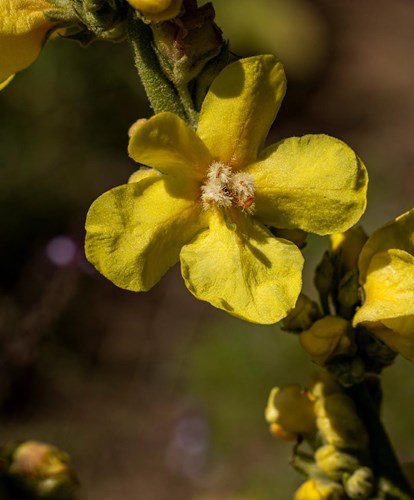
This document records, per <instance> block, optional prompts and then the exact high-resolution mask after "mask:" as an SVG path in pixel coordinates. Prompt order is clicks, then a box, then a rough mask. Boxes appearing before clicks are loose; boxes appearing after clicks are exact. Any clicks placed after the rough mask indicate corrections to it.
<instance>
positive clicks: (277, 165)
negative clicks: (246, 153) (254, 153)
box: [247, 135, 368, 235]
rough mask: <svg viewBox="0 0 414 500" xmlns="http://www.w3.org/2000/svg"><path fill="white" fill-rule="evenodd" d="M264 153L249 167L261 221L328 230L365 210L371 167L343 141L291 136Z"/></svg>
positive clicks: (349, 222) (335, 229) (353, 219)
mask: <svg viewBox="0 0 414 500" xmlns="http://www.w3.org/2000/svg"><path fill="white" fill-rule="evenodd" d="M261 158H262V159H259V161H258V162H256V163H255V164H252V165H251V166H250V167H249V168H248V169H247V172H248V173H249V174H250V175H251V176H252V177H253V180H254V183H255V185H256V195H255V203H256V213H255V215H256V216H257V217H258V218H259V219H260V220H261V221H262V222H263V223H265V224H267V225H270V226H274V227H279V228H300V229H303V230H304V231H309V232H312V233H316V234H322V235H324V234H329V233H335V232H341V231H345V230H346V229H348V228H349V227H350V226H352V225H353V224H355V223H356V222H357V221H358V219H359V218H360V217H361V215H362V214H363V212H364V210H365V206H366V191H367V184H368V177H367V172H366V169H365V167H364V165H363V163H362V162H361V160H360V159H359V158H358V157H357V156H356V155H355V153H354V152H353V151H352V149H351V148H349V147H348V146H347V145H346V144H345V143H343V142H342V141H340V140H338V139H334V138H333V137H329V136H327V135H306V136H304V137H292V138H290V139H285V140H283V141H281V142H279V143H277V144H274V145H273V146H271V147H269V148H267V149H266V150H264V151H263V153H262V155H261Z"/></svg>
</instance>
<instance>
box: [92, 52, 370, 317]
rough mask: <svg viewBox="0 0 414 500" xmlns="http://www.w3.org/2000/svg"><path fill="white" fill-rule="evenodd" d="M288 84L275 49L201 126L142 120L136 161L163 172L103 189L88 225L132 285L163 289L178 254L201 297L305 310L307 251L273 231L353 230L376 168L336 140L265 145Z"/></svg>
mask: <svg viewBox="0 0 414 500" xmlns="http://www.w3.org/2000/svg"><path fill="white" fill-rule="evenodd" d="M285 87H286V81H285V74H284V71H283V67H282V65H281V63H280V62H279V61H278V60H277V59H276V58H275V57H274V56H271V55H266V56H255V57H251V58H248V59H242V60H240V61H237V62H235V63H233V64H231V65H229V66H227V67H226V68H225V69H224V70H223V71H222V72H221V73H220V74H219V76H218V77H217V78H216V79H215V80H214V82H213V84H212V86H211V87H210V89H209V91H208V93H207V96H206V98H205V100H204V102H203V105H202V109H201V112H200V119H199V124H198V128H197V132H194V131H193V130H192V129H191V128H190V127H189V126H188V125H187V124H186V123H185V122H184V121H182V120H181V119H180V118H178V117H177V116H176V115H174V114H172V113H159V114H157V115H155V116H153V117H152V118H150V119H149V120H147V121H146V122H144V123H142V125H139V126H137V127H136V129H135V131H134V132H133V135H132V137H131V139H130V142H129V154H130V156H131V157H132V158H133V159H134V160H135V161H137V162H138V163H140V164H142V165H146V166H148V167H152V168H153V169H154V170H153V171H152V174H151V173H150V174H149V173H148V171H147V172H146V174H145V176H144V178H142V179H140V177H139V176H137V177H135V176H134V180H136V182H132V183H129V184H126V185H123V186H119V187H117V188H115V189H112V190H110V191H108V192H107V193H104V194H103V195H102V196H100V197H99V198H98V199H97V200H96V201H95V202H94V203H93V204H92V206H91V208H90V210H89V213H88V217H87V221H86V230H87V235H86V255H87V258H88V259H89V261H90V262H92V264H94V265H95V267H96V268H97V269H98V270H99V271H100V272H101V273H102V274H103V275H104V276H106V277H107V278H109V279H110V280H111V281H113V282H114V283H115V284H116V285H118V286H119V287H121V288H125V289H128V290H134V291H145V290H149V289H150V288H152V287H153V286H154V285H155V284H156V283H157V282H158V281H159V279H160V278H161V277H162V276H163V275H164V274H165V273H166V271H167V270H168V269H169V268H170V267H172V266H173V265H174V264H175V263H176V262H177V261H179V260H180V261H181V272H182V276H183V278H184V280H185V283H186V285H187V288H188V289H189V290H190V292H191V293H192V294H193V295H194V296H195V297H197V298H198V299H200V300H205V301H207V302H209V303H210V304H212V305H213V306H215V307H218V308H220V309H224V310H225V311H227V312H229V313H230V314H232V315H234V316H237V317H239V318H242V319H245V320H247V321H251V322H256V323H263V324H268V323H275V322H277V321H279V320H280V319H282V318H283V317H285V316H286V314H287V313H288V312H289V311H290V310H291V309H292V308H293V307H294V305H295V303H296V300H297V298H298V295H299V292H300V289H301V271H302V265H303V257H302V254H301V252H300V250H299V249H298V247H297V246H296V245H295V244H293V243H292V242H291V241H288V240H285V239H282V238H277V237H275V236H273V235H272V233H271V232H270V230H269V229H268V227H267V226H272V227H277V228H287V229H295V228H298V229H302V230H304V231H308V232H314V233H317V234H328V233H333V232H339V231H342V230H345V229H346V228H348V227H349V226H351V225H353V224H354V223H355V222H356V221H357V220H358V219H359V217H360V216H361V214H362V213H363V211H364V209H365V203H366V200H365V198H366V188H367V174H366V170H365V167H364V166H363V164H362V163H361V161H360V160H359V158H358V157H357V156H356V155H355V153H354V152H353V151H352V150H351V149H350V148H349V147H348V146H347V145H345V144H344V143H343V142H341V141H339V140H337V139H334V138H331V137H328V136H326V135H308V136H305V137H301V138H298V137H293V138H290V139H285V140H282V141H280V142H278V143H276V144H274V145H273V146H270V147H268V148H266V149H264V150H262V147H263V144H264V141H265V139H266V135H267V133H268V131H269V128H270V126H271V124H272V122H273V120H274V118H275V116H276V113H277V111H278V109H279V107H280V104H281V101H282V98H283V96H284V93H285Z"/></svg>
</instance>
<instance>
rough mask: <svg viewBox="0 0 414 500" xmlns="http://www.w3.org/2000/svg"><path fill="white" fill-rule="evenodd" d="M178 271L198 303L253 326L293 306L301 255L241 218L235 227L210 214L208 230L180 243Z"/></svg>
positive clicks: (273, 319) (280, 315) (282, 314)
mask: <svg viewBox="0 0 414 500" xmlns="http://www.w3.org/2000/svg"><path fill="white" fill-rule="evenodd" d="M180 260H181V271H182V275H183V277H184V280H185V282H186V285H187V288H188V289H189V290H190V292H191V293H192V294H193V295H195V296H196V297H197V298H198V299H200V300H205V301H207V302H210V304H212V305H213V306H215V307H218V308H219V309H224V310H225V311H227V312H228V313H230V314H232V315H234V316H236V317H238V318H241V319H244V320H246V321H251V322H253V323H262V324H269V323H276V322H277V321H279V320H281V319H282V318H284V317H285V316H286V315H287V313H288V312H289V311H290V310H291V309H292V308H293V307H294V305H295V302H296V300H297V298H298V295H299V292H300V288H301V270H302V265H303V257H302V255H301V253H300V251H299V250H298V248H297V247H296V245H294V244H293V243H291V242H288V241H287V240H281V239H278V238H275V237H273V236H272V235H271V233H270V232H269V231H268V230H267V229H265V228H264V227H263V226H261V225H260V224H257V223H256V222H254V221H253V220H249V219H248V218H247V216H246V217H245V216H243V215H241V216H240V218H239V220H237V229H236V228H232V226H231V224H227V225H226V223H225V221H224V220H223V218H222V216H221V215H219V214H218V213H217V214H213V215H212V216H211V218H210V227H209V229H208V230H205V231H203V232H201V233H200V234H198V235H197V236H196V238H194V240H193V241H192V242H191V243H189V244H187V245H185V246H184V247H183V249H182V251H181V254H180Z"/></svg>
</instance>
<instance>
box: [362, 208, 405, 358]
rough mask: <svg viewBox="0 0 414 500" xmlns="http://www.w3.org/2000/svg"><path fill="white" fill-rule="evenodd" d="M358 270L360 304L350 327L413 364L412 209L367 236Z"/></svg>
mask: <svg viewBox="0 0 414 500" xmlns="http://www.w3.org/2000/svg"><path fill="white" fill-rule="evenodd" d="M359 270H360V283H361V285H362V287H363V290H364V302H363V304H362V307H361V308H360V309H359V310H358V311H357V313H356V315H355V317H354V325H358V324H362V325H364V326H366V327H367V328H368V329H369V330H370V331H372V332H373V333H374V334H375V335H377V336H378V337H379V338H380V339H381V340H382V341H383V342H385V344H387V345H388V346H389V347H390V348H391V349H393V350H394V351H396V352H399V353H401V354H402V355H403V356H405V357H406V358H408V359H409V360H411V361H414V209H411V210H410V211H408V212H406V213H404V214H403V215H401V216H399V217H397V218H396V219H394V220H393V221H391V222H390V223H388V224H386V225H385V226H383V227H382V228H380V229H378V230H377V231H375V232H374V233H373V234H372V235H371V236H370V237H369V239H368V241H367V243H366V244H365V246H364V247H363V249H362V252H361V255H360V258H359Z"/></svg>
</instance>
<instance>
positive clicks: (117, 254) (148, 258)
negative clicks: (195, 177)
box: [85, 176, 205, 291]
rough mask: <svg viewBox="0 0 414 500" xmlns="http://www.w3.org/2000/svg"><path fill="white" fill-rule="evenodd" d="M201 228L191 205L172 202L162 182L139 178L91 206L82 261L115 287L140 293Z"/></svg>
mask: <svg viewBox="0 0 414 500" xmlns="http://www.w3.org/2000/svg"><path fill="white" fill-rule="evenodd" d="M202 227H203V217H202V214H200V212H199V210H198V209H197V208H196V206H195V205H194V203H193V202H191V201H188V200H185V199H180V198H174V197H172V196H171V195H170V194H169V192H168V189H167V188H166V182H164V179H163V178H157V177H154V176H149V177H144V178H143V179H142V180H141V181H138V182H133V183H131V184H126V185H123V186H119V187H117V188H115V189H112V190H110V191H108V192H106V193H104V194H103V195H102V196H100V197H99V198H98V199H97V200H95V202H94V203H93V204H92V206H91V208H90V209H89V212H88V216H87V220H86V231H87V233H86V242H85V248H86V256H87V258H88V260H89V261H90V262H91V263H92V264H93V265H94V266H95V267H96V269H97V270H98V271H99V272H100V273H102V274H103V275H104V276H106V277H107V278H108V279H110V280H111V281H112V282H113V283H115V284H116V285H117V286H119V287H121V288H126V289H128V290H134V291H146V290H149V289H150V288H151V287H153V286H154V285H155V284H156V283H157V282H158V280H159V279H160V278H161V277H162V276H163V275H164V274H165V273H166V272H167V271H168V269H169V268H170V267H171V266H173V265H174V264H175V263H176V262H177V261H178V257H179V253H180V250H181V247H182V246H183V245H184V244H185V243H187V242H189V241H190V240H191V239H192V238H193V237H194V235H195V234H196V233H197V232H198V231H199V230H200V229H201V228H202ZM204 227H205V226H204Z"/></svg>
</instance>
